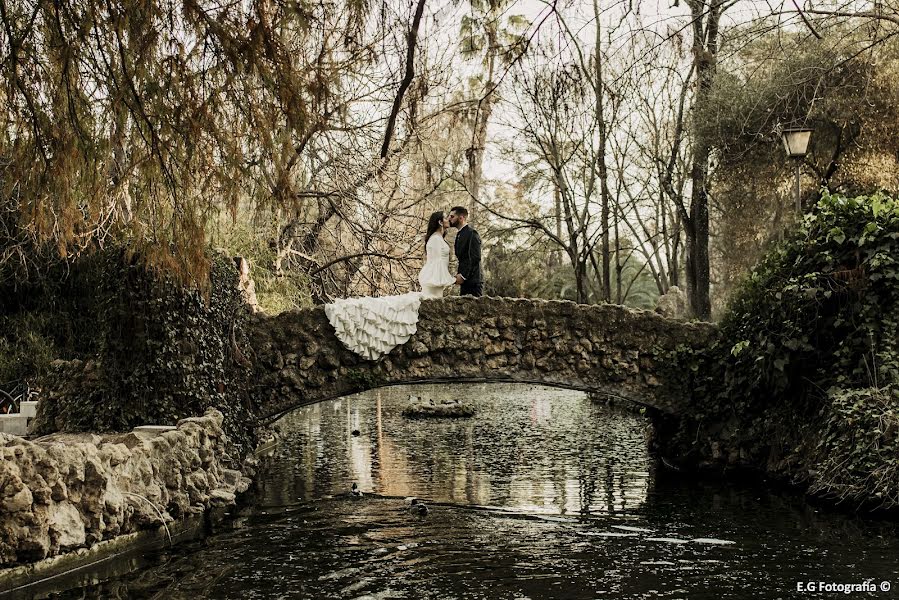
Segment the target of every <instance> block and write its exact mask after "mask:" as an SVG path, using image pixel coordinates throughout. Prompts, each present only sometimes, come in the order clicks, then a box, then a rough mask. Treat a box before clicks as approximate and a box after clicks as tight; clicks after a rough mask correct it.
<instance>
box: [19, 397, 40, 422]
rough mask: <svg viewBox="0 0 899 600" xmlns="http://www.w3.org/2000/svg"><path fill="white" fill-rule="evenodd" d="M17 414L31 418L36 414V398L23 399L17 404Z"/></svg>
mask: <svg viewBox="0 0 899 600" xmlns="http://www.w3.org/2000/svg"><path fill="white" fill-rule="evenodd" d="M19 414H20V415H22V416H23V417H28V418H29V419H33V418H34V417H35V416H36V415H37V400H32V401H28V400H23V401H22V402H21V403H20V405H19Z"/></svg>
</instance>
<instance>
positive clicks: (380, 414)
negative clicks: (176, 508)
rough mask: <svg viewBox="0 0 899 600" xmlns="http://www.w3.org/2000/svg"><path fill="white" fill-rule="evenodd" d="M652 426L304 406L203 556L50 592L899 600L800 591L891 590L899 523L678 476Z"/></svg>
mask: <svg viewBox="0 0 899 600" xmlns="http://www.w3.org/2000/svg"><path fill="white" fill-rule="evenodd" d="M413 394H414V395H416V396H422V397H425V398H429V397H430V398H434V399H435V400H438V401H439V400H441V399H445V398H461V399H464V400H466V401H468V402H470V403H471V404H472V405H474V406H475V407H476V409H477V414H476V415H475V416H474V417H472V418H466V419H458V420H447V419H417V420H416V419H410V418H407V417H405V416H403V415H402V410H403V408H405V407H406V406H407V405H408V403H409V396H410V395H413ZM647 425H648V423H647V422H646V420H645V419H644V418H643V417H641V416H640V415H639V414H632V413H628V412H622V411H620V410H615V409H610V408H608V407H605V406H601V405H599V404H596V403H593V402H591V401H590V400H589V399H588V398H587V397H586V396H585V395H584V394H582V393H580V392H573V391H567V390H559V389H551V388H543V387H535V386H527V385H511V384H509V385H506V384H502V385H501V384H493V385H454V386H450V385H441V386H414V387H393V388H384V389H381V390H374V391H371V392H366V393H362V394H357V395H354V396H349V397H345V398H342V399H339V400H334V401H329V402H323V403H320V404H317V405H314V406H310V407H305V408H302V409H298V410H296V411H295V412H293V413H291V414H289V415H287V416H285V417H284V418H283V419H281V420H280V421H279V422H278V423H277V427H278V429H279V430H280V432H281V435H282V437H283V440H282V442H281V444H280V445H279V446H278V447H277V448H276V450H275V452H274V454H273V455H272V456H271V457H270V458H269V459H267V466H266V468H265V470H264V471H263V472H262V474H261V477H260V480H259V481H258V485H257V491H256V497H255V499H254V502H253V504H252V506H248V507H245V508H243V509H241V510H240V511H237V512H235V514H233V515H231V516H230V517H229V518H228V519H226V520H225V521H224V523H222V524H221V525H219V526H218V527H216V529H215V531H213V532H211V533H210V534H209V535H208V536H206V537H204V538H202V539H197V540H194V541H190V542H186V543H183V544H180V545H177V546H175V547H174V548H170V549H166V550H162V551H159V552H154V553H151V554H148V555H145V556H143V557H140V558H139V559H135V558H130V559H129V561H131V562H130V563H129V564H128V565H123V568H122V569H120V571H129V570H130V572H127V573H125V574H122V575H119V576H117V577H113V578H107V579H103V578H100V577H98V576H93V577H92V576H90V575H89V574H88V575H85V576H84V577H82V579H81V582H80V583H79V584H78V585H76V586H75V587H73V588H72V589H68V590H55V591H52V590H51V591H50V592H47V594H45V595H49V596H50V597H54V598H85V597H86V598H163V599H181V598H183V599H190V600H195V599H200V598H216V599H231V598H233V599H251V598H340V599H356V598H358V599H362V598H378V599H387V598H408V599H421V598H428V599H431V598H433V599H437V598H459V599H469V598H470V599H506V598H508V599H524V598H531V599H542V598H547V599H548V598H559V599H581V598H584V599H587V598H591V599H592V598H691V599H695V598H710V599H711V598H716V599H717V598H770V599H777V598H798V597H802V598H816V597H878V598H888V597H894V595H895V592H893V591H892V590H891V591H889V592H883V591H877V592H871V593H870V594H852V595H846V594H840V593H835V592H823V593H818V592H810V593H809V592H802V593H800V592H798V591H797V584H798V583H800V582H801V583H804V582H819V581H824V582H831V583H837V584H840V583H863V582H871V583H873V585H874V586H876V587H877V586H880V585H881V583H882V582H890V583H891V584H899V527H897V524H896V523H895V521H886V520H879V521H878V520H866V519H862V518H857V517H854V516H851V515H850V514H848V513H846V512H839V511H835V510H830V509H823V508H818V507H815V506H813V505H811V504H809V503H807V502H806V501H805V500H804V499H803V498H802V497H801V496H798V495H796V494H793V493H789V492H785V491H779V490H775V489H769V488H767V487H765V486H763V485H762V484H758V483H756V484H745V483H744V484H737V483H733V482H725V481H720V482H710V481H697V480H694V479H692V478H687V477H683V476H681V475H680V474H678V473H673V472H671V471H668V470H666V469H665V468H664V467H660V466H659V465H658V463H657V461H656V460H654V459H653V457H652V456H651V455H650V454H649V453H648V451H647V444H646V441H645V436H646V435H647V433H646V432H647ZM354 483H355V484H357V486H358V488H359V489H360V490H361V491H362V496H361V497H357V496H354V495H353V494H351V493H350V492H351V488H352V485H353V484H354ZM413 497H414V498H417V499H420V503H423V504H425V506H426V507H427V512H426V514H420V512H423V511H421V510H415V509H413V508H411V501H410V498H413ZM126 567H127V568H126Z"/></svg>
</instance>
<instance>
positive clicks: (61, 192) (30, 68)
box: [0, 0, 423, 279]
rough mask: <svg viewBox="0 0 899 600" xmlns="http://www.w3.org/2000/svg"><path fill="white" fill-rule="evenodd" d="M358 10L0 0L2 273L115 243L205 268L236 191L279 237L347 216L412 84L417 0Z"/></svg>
mask: <svg viewBox="0 0 899 600" xmlns="http://www.w3.org/2000/svg"><path fill="white" fill-rule="evenodd" d="M419 5H421V6H423V2H419ZM369 8H370V7H369V5H368V4H367V3H360V2H352V1H349V2H346V3H318V2H306V1H303V0H301V1H300V2H296V1H293V0H250V1H248V2H245V3H239V4H237V5H221V4H219V3H215V2H210V1H206V0H185V1H184V2H183V3H175V2H171V1H169V0H150V1H136V0H135V1H131V0H125V1H124V2H117V3H112V2H108V1H106V0H56V1H54V2H50V1H49V0H21V1H19V0H16V1H15V2H9V0H0V21H2V24H0V52H2V54H3V56H4V59H5V60H4V61H3V63H2V66H0V74H2V85H0V87H2V90H0V97H2V100H3V101H2V104H0V118H2V120H3V126H2V128H0V203H2V210H0V269H2V273H3V276H4V277H16V278H20V279H24V278H28V277H29V275H30V274H31V273H32V272H33V269H34V268H35V267H36V266H37V265H38V264H39V260H38V257H39V256H41V254H47V253H48V252H52V253H53V254H56V255H58V256H61V257H70V256H72V255H74V254H77V253H79V252H81V251H83V250H86V249H90V248H95V247H97V246H101V245H104V244H107V243H109V242H112V241H116V242H125V243H128V244H129V246H130V247H131V248H132V249H133V250H134V251H135V252H136V253H138V254H139V255H140V256H142V257H144V258H145V259H146V260H147V261H148V262H149V263H150V264H153V265H155V266H158V267H162V268H167V269H171V270H173V271H175V272H177V273H180V274H182V275H184V276H185V277H186V278H187V279H190V278H196V279H202V278H203V276H204V273H205V270H206V268H207V261H206V258H205V248H206V225H207V223H208V222H209V219H210V218H211V217H212V216H213V215H216V214H219V213H222V212H229V211H230V212H232V213H236V211H237V209H238V207H239V206H240V205H241V203H247V204H252V205H254V206H257V207H277V210H278V211H280V212H281V213H282V214H283V216H284V224H285V226H288V225H291V224H294V225H296V226H295V227H293V228H290V227H287V230H286V232H285V231H282V232H281V233H282V235H281V238H285V237H286V238H290V239H291V246H292V247H293V248H294V249H296V245H295V242H296V240H297V239H299V240H300V241H303V240H307V241H310V240H316V239H318V237H317V234H318V233H319V232H318V231H316V226H319V227H324V225H325V224H326V223H328V222H329V219H330V216H331V215H333V214H339V215H342V218H344V219H346V220H350V221H352V220H353V219H354V216H355V215H354V214H353V212H354V207H352V206H349V204H348V199H349V200H354V199H357V197H358V196H357V195H358V191H357V190H358V188H357V187H356V185H355V184H356V183H358V182H360V181H361V182H365V181H367V180H369V179H371V175H372V173H376V172H379V170H381V169H384V168H385V162H384V159H385V156H383V153H381V154H382V155H380V156H379V153H378V151H377V149H378V148H379V147H381V146H382V144H385V143H386V145H387V147H388V148H389V150H390V152H388V156H387V157H386V158H388V159H389V158H390V156H392V153H393V151H394V147H393V146H392V145H391V139H395V138H396V137H397V136H396V135H387V136H385V127H384V123H385V121H387V120H388V117H389V118H390V119H392V120H393V121H394V125H395V127H396V129H397V130H402V123H401V121H402V116H403V114H404V113H403V112H401V111H400V110H399V109H396V110H394V111H391V110H390V106H391V105H392V104H393V103H395V102H396V101H397V99H398V102H399V105H400V108H402V109H404V110H405V109H406V107H407V106H408V104H409V102H410V98H413V97H414V96H415V93H414V86H412V87H413V91H412V92H410V93H408V94H398V93H397V84H398V83H399V82H398V80H397V78H396V77H395V75H394V74H395V72H396V71H401V70H402V69H403V68H404V67H405V66H406V64H407V62H408V61H404V60H403V59H404V57H405V56H407V54H409V53H410V51H411V53H412V54H413V56H414V51H415V47H414V44H411V43H410V42H409V40H410V38H409V36H408V32H409V31H410V24H411V23H412V22H413V19H414V12H412V11H410V12H405V11H402V10H398V11H395V12H393V11H390V10H388V9H387V7H386V6H382V7H381V9H380V10H378V11H370V10H369ZM417 12H418V13H419V17H420V12H421V11H420V10H419V11H417ZM385 66H386V67H387V68H385ZM407 87H409V86H408V85H407ZM360 107H362V108H360ZM398 116H399V117H400V119H399V121H400V122H399V123H397V117H398ZM385 139H386V142H385ZM362 200H364V198H363V199H362ZM283 241H284V240H283V239H279V240H278V242H283ZM311 245H312V244H311V242H310V246H307V247H311ZM303 249H304V248H303V247H302V246H301V247H300V250H299V251H300V252H302V250H303ZM326 262H327V260H326V259H322V258H316V259H315V260H314V261H313V262H312V263H311V264H310V265H309V269H310V270H314V269H317V268H320V267H321V266H322V265H323V264H325V263H326Z"/></svg>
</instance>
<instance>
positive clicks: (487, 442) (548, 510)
mask: <svg viewBox="0 0 899 600" xmlns="http://www.w3.org/2000/svg"><path fill="white" fill-rule="evenodd" d="M422 387H423V388H424V389H423V390H421V391H420V392H418V393H421V394H424V395H425V396H430V397H433V398H434V399H435V400H440V399H443V398H453V397H457V396H458V395H459V394H464V395H465V396H466V399H467V400H468V401H470V402H473V403H475V404H476V405H477V407H478V414H477V416H476V417H475V418H472V419H460V420H446V419H434V420H409V419H407V418H405V417H403V416H402V414H401V412H402V409H403V408H404V407H405V406H406V404H407V401H408V396H409V391H408V388H384V389H381V390H376V391H373V392H369V393H366V394H358V395H355V396H351V397H347V398H343V399H341V400H339V401H335V402H334V403H333V404H334V405H335V406H339V407H341V409H342V414H340V416H339V418H335V417H336V416H335V415H332V414H331V412H330V411H329V410H328V403H324V405H315V406H312V407H308V408H304V409H300V410H298V411H296V412H294V413H292V414H290V415H288V416H286V417H284V419H282V420H281V421H280V422H279V426H280V428H281V430H282V431H284V432H286V435H285V438H286V439H285V440H284V442H283V443H282V445H281V447H280V448H279V451H278V454H277V456H276V457H275V458H274V460H273V464H272V467H271V469H272V470H271V475H270V480H271V481H272V482H278V484H279V485H280V486H283V488H282V489H277V490H269V489H267V490H266V494H265V496H263V499H262V501H263V503H264V504H267V503H272V504H275V505H277V504H283V503H284V499H285V498H287V497H292V498H293V499H294V501H297V500H311V499H313V498H316V497H321V496H323V495H334V494H340V493H342V492H345V491H346V490H348V489H349V487H350V485H351V484H352V483H353V482H355V483H357V484H358V485H359V487H360V488H362V490H363V491H365V492H369V493H376V494H378V495H381V496H394V497H406V496H422V497H426V498H430V499H432V500H435V501H440V502H447V503H462V504H469V505H482V506H498V507H503V508H504V509H507V510H519V511H522V512H527V513H539V514H578V513H584V514H587V513H597V512H601V513H615V512H625V511H628V510H634V509H636V508H638V507H639V506H640V504H642V503H643V501H644V500H645V498H646V493H647V486H648V481H649V478H648V464H649V459H648V456H647V454H646V450H645V444H644V442H643V427H644V424H643V422H642V420H641V419H640V418H639V417H636V416H632V415H625V414H620V413H614V412H611V411H609V410H608V409H607V408H604V407H601V406H598V405H595V404H592V403H590V402H588V401H586V400H585V398H584V395H583V394H582V393H580V392H572V391H568V390H558V389H547V388H535V387H533V386H523V385H522V386H496V385H492V386H491V385H476V386H454V387H453V386H422ZM322 406H324V407H322ZM353 430H359V431H360V432H361V435H359V436H353V435H352V431H353ZM322 439H324V440H327V443H328V451H327V452H319V453H317V454H316V455H315V457H314V461H313V464H311V465H309V464H305V465H303V472H304V473H306V474H308V473H309V472H310V471H311V472H312V473H313V474H314V476H313V477H307V476H304V477H292V476H291V472H292V471H295V470H296V467H297V466H298V465H297V461H298V457H299V456H304V457H308V453H307V452H306V451H305V449H306V448H308V447H309V446H312V445H314V446H316V447H318V445H319V444H320V443H321V440H322ZM308 460H309V459H308V458H303V459H302V462H307V461H308ZM281 475H283V477H281Z"/></svg>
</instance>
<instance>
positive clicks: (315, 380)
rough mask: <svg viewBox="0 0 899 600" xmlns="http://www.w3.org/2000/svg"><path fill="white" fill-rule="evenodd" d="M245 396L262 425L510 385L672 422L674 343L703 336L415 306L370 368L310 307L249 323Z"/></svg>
mask: <svg viewBox="0 0 899 600" xmlns="http://www.w3.org/2000/svg"><path fill="white" fill-rule="evenodd" d="M254 318H255V321H254V322H253V324H252V327H251V329H250V339H251V343H252V346H253V349H254V351H255V354H256V356H255V360H254V371H255V373H254V375H255V376H254V379H253V385H254V393H253V397H254V398H255V399H256V401H257V403H258V409H259V413H260V415H261V416H263V417H272V416H275V415H279V414H282V413H284V412H286V411H288V410H290V409H292V408H296V407H297V406H302V405H305V404H312V403H315V402H320V401H322V400H326V399H328V398H334V397H337V396H343V395H346V394H350V393H353V392H358V391H363V390H367V389H372V388H377V387H382V386H385V385H397V384H407V383H422V382H436V381H497V382H499V381H518V382H528V383H539V384H542V385H550V386H558V387H565V388H571V389H577V390H585V391H596V392H601V393H607V394H610V395H614V396H619V397H623V398H626V399H629V400H632V401H634V402H638V403H640V404H644V405H647V406H651V407H653V408H655V409H658V410H660V411H662V412H666V413H672V414H678V413H680V412H682V411H683V410H685V408H686V405H687V403H689V394H688V390H683V389H680V388H679V386H678V385H677V384H676V383H675V382H674V381H671V379H672V378H671V377H670V374H671V373H673V372H674V371H675V370H676V367H675V365H673V364H671V358H670V353H671V351H672V350H674V349H675V348H676V347H677V346H680V345H685V346H690V347H694V348H700V347H704V346H706V345H708V344H709V343H710V342H711V340H712V339H713V337H714V335H715V328H714V326H712V325H709V324H705V323H685V322H681V321H672V320H669V319H665V318H662V317H660V316H658V315H656V314H654V313H650V312H646V311H639V310H631V309H627V308H624V307H621V306H615V305H598V306H589V305H583V304H574V303H573V302H566V301H552V302H547V301H544V300H512V299H506V298H481V299H477V300H475V299H472V298H444V299H442V300H428V301H424V302H422V304H421V311H420V318H419V322H418V331H417V333H416V334H415V335H413V336H412V338H411V339H410V340H409V341H408V342H407V343H406V344H404V345H402V346H400V347H397V348H394V349H393V351H392V352H391V353H390V354H388V355H387V356H385V357H384V358H382V359H381V360H379V361H368V360H365V359H363V358H361V357H359V356H358V355H356V354H355V353H353V352H351V351H349V350H347V349H346V348H344V347H343V345H342V344H341V343H340V341H339V340H338V339H337V337H336V336H335V335H334V331H333V329H332V328H331V325H330V323H328V319H327V317H326V316H325V312H324V309H323V308H322V307H316V308H312V309H308V310H302V311H291V312H286V313H282V314H280V315H277V316H275V317H265V316H257V317H254Z"/></svg>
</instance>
